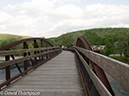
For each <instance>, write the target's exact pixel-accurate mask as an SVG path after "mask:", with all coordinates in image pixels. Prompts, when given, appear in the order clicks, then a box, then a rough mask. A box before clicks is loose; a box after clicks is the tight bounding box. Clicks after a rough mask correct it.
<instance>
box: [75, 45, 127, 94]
mask: <svg viewBox="0 0 129 96" xmlns="http://www.w3.org/2000/svg"><path fill="white" fill-rule="evenodd" d="M75 49H77V50H78V51H79V52H81V53H82V54H84V55H85V56H86V57H87V58H89V60H91V61H92V62H94V63H95V64H97V65H98V66H99V67H101V68H102V69H103V70H104V71H105V72H107V73H108V74H109V75H110V76H112V77H113V78H114V79H115V80H116V81H117V82H118V83H119V84H120V85H121V86H123V87H124V88H125V89H126V90H127V91H129V65H127V64H125V63H122V62H120V61H117V60H115V59H112V58H109V57H107V56H104V55H102V54H98V53H95V52H93V51H90V50H86V49H84V48H79V47H75ZM76 52H77V51H76ZM77 53H78V52H77ZM78 55H79V57H80V58H81V60H82V62H83V64H84V65H85V67H86V68H88V69H87V70H91V68H90V67H89V66H88V64H87V63H86V62H85V61H84V59H83V58H82V56H80V54H79V53H78ZM89 74H90V75H95V74H94V72H93V71H92V72H91V73H89ZM94 77H96V76H94ZM97 79H98V78H97ZM92 80H94V82H95V81H96V80H95V79H92ZM98 80H99V79H98ZM95 84H97V88H99V87H98V86H100V87H101V86H103V85H102V83H100V84H99V83H95ZM103 89H105V88H102V89H101V90H100V91H101V92H103ZM103 96H106V95H103Z"/></svg>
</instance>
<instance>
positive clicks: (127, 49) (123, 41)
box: [117, 31, 129, 57]
mask: <svg viewBox="0 0 129 96" xmlns="http://www.w3.org/2000/svg"><path fill="white" fill-rule="evenodd" d="M117 50H118V52H119V53H120V55H121V56H122V53H124V54H125V56H126V57H129V33H128V32H125V31H123V32H122V31H121V32H119V34H118V43H117Z"/></svg>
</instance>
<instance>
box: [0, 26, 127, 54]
mask: <svg viewBox="0 0 129 96" xmlns="http://www.w3.org/2000/svg"><path fill="white" fill-rule="evenodd" d="M78 36H84V37H85V38H86V39H87V41H88V42H89V43H90V45H91V46H92V45H96V46H99V45H105V46H106V47H105V50H104V52H102V53H103V54H105V55H110V54H115V53H120V54H122V53H124V54H125V55H126V56H129V28H94V29H88V30H78V31H74V32H68V33H66V34H62V35H61V36H59V37H53V38H46V39H47V40H48V41H50V42H51V43H52V44H53V45H54V46H59V45H62V46H71V44H73V45H75V44H76V40H77V37H78ZM24 38H30V37H23V36H17V35H7V34H0V47H1V46H4V45H6V44H9V43H11V42H14V41H17V40H20V39H24ZM38 42H39V41H38ZM39 44H40V42H39ZM29 46H30V47H31V46H33V44H31V43H30V44H29Z"/></svg>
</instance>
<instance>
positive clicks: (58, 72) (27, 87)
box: [3, 51, 84, 96]
mask: <svg viewBox="0 0 129 96" xmlns="http://www.w3.org/2000/svg"><path fill="white" fill-rule="evenodd" d="M3 91H26V92H27V91H29V92H31V91H39V92H40V96H84V89H83V87H82V83H81V79H80V76H79V73H78V70H77V67H76V62H75V58H74V54H73V53H71V52H68V51H63V52H62V53H61V54H59V55H58V56H56V57H55V58H53V59H51V60H50V61H48V62H46V63H45V64H43V65H41V66H40V67H39V68H37V69H35V70H34V71H32V72H31V73H29V74H27V75H26V76H25V77H23V78H21V79H20V80H18V81H17V82H15V83H14V84H12V85H10V86H8V87H7V88H5V89H4V90H3ZM10 96H11V95H10ZM12 96H13V95H12ZM19 96H20V94H19Z"/></svg>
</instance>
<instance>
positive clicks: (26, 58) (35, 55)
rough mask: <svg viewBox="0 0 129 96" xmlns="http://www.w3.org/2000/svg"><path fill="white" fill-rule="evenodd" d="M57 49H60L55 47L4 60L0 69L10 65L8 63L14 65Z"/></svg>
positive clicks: (0, 64)
mask: <svg viewBox="0 0 129 96" xmlns="http://www.w3.org/2000/svg"><path fill="white" fill-rule="evenodd" d="M58 50H60V49H55V50H51V51H46V52H43V53H39V54H34V55H30V56H26V57H21V58H18V59H15V60H9V61H5V62H2V63H0V69H2V68H5V67H7V66H10V65H14V64H16V63H21V62H24V61H26V60H29V59H31V58H34V57H38V56H42V55H45V54H48V53H51V52H55V51H58Z"/></svg>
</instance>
